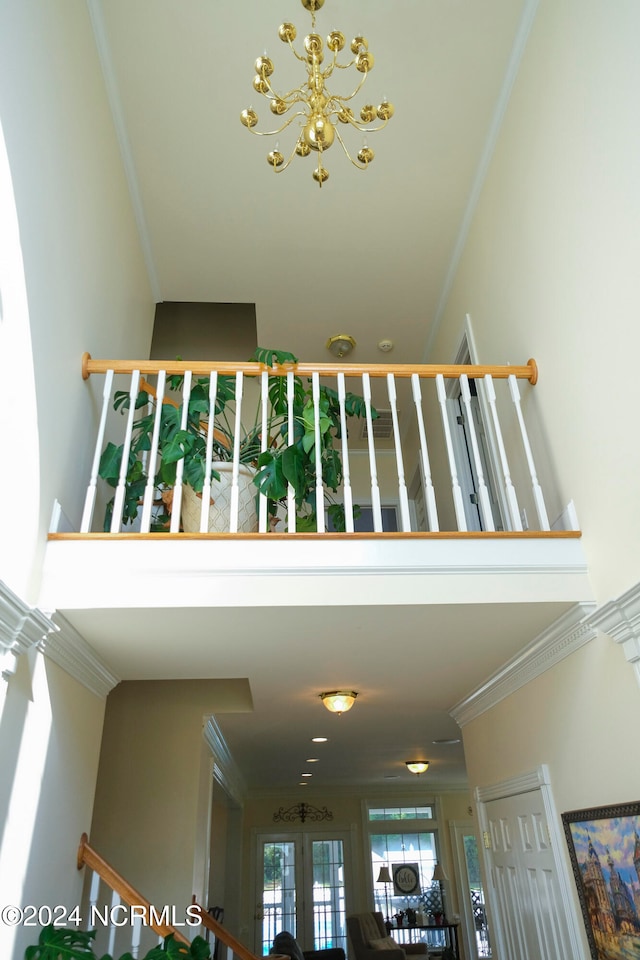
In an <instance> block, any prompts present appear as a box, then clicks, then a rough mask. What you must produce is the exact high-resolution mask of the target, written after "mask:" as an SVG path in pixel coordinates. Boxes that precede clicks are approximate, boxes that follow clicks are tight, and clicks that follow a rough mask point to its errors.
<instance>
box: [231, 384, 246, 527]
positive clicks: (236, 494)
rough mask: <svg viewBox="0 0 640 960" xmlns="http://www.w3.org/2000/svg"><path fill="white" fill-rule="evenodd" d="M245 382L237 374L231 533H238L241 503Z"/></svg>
mask: <svg viewBox="0 0 640 960" xmlns="http://www.w3.org/2000/svg"><path fill="white" fill-rule="evenodd" d="M243 389H244V380H243V373H242V370H238V372H237V373H236V417H235V425H234V428H233V429H234V440H233V472H232V475H231V504H230V508H229V532H230V533H237V532H238V507H239V503H240V487H239V483H238V475H239V468H240V442H241V440H242V436H241V431H242V392H243Z"/></svg>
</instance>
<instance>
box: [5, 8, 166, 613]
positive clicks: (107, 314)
mask: <svg viewBox="0 0 640 960" xmlns="http://www.w3.org/2000/svg"><path fill="white" fill-rule="evenodd" d="M0 123H1V126H2V131H3V133H4V140H5V143H6V150H7V154H8V159H9V165H10V170H11V177H12V191H13V194H14V197H15V208H16V210H17V221H18V225H19V237H18V234H17V231H16V230H10V224H9V223H8V222H7V221H5V219H4V217H3V229H2V230H1V231H0V233H2V235H3V237H4V238H5V239H4V241H3V246H6V248H7V249H9V250H10V252H11V255H12V261H13V262H14V263H18V262H19V255H20V253H21V255H22V259H23V261H24V279H25V286H26V302H25V297H24V296H22V297H20V295H19V294H20V290H19V289H18V291H17V293H16V291H15V290H14V289H11V290H10V291H9V292H8V293H7V294H6V290H5V286H6V285H8V283H9V279H10V280H11V283H12V286H15V285H16V284H17V285H18V287H19V283H18V282H17V281H16V279H15V276H13V277H10V278H7V277H6V276H4V277H3V275H0V281H1V282H2V299H3V301H6V302H5V317H4V321H3V326H4V328H5V331H6V330H7V329H9V328H11V329H12V330H14V331H15V332H14V334H13V335H12V341H11V342H12V344H13V343H15V342H16V338H18V336H19V335H20V341H19V351H20V352H19V353H18V354H17V355H12V356H11V364H12V369H9V364H8V363H6V362H5V364H4V365H3V377H4V382H3V394H4V395H5V396H7V397H16V398H19V400H17V402H16V403H15V406H14V408H13V410H14V414H13V416H14V424H13V425H12V424H10V425H9V436H7V435H6V434H4V433H3V444H5V445H6V449H7V451H16V452H18V451H19V450H20V448H21V441H22V439H23V437H28V438H29V442H30V443H31V444H33V445H34V447H38V445H39V459H40V476H39V478H38V477H37V474H34V472H33V463H34V460H35V458H34V456H33V455H31V457H30V458H29V461H27V462H26V463H24V464H23V462H22V461H20V464H21V469H20V470H16V471H15V472H14V473H13V475H11V476H7V475H6V472H5V471H3V478H2V480H0V484H1V485H0V494H1V496H0V518H2V517H3V514H4V511H5V510H6V511H7V512H8V517H7V519H4V520H2V529H3V530H4V529H7V531H8V533H9V536H10V538H11V539H12V540H14V541H15V539H16V537H17V534H16V524H15V521H14V520H13V519H12V517H15V516H18V515H19V512H20V507H19V505H16V483H15V481H16V479H18V488H20V487H22V486H24V488H25V493H26V495H27V500H28V503H29V504H30V507H29V511H32V510H33V505H34V504H35V503H38V502H39V504H40V508H39V516H38V514H36V519H37V526H36V524H35V523H33V521H31V525H29V522H27V523H24V524H23V526H22V538H21V540H22V543H23V545H24V544H25V536H26V542H27V544H28V549H26V550H24V559H23V560H22V561H21V563H20V565H19V567H18V568H17V569H16V564H15V562H12V563H11V566H10V567H9V568H8V569H4V565H5V562H6V561H7V560H8V559H10V558H6V557H5V558H3V555H2V552H0V562H2V567H0V576H2V578H3V579H4V580H5V582H7V583H9V584H10V585H11V586H12V587H13V588H14V589H16V590H17V591H19V592H20V594H21V595H23V596H24V598H25V599H27V600H28V601H30V602H33V600H35V598H36V595H37V584H38V575H39V574H38V565H39V552H40V551H41V549H42V546H43V536H44V533H46V528H47V527H48V524H49V519H50V515H51V509H52V506H53V501H54V498H56V497H57V498H58V499H59V500H60V501H61V503H62V505H63V508H64V509H65V511H66V512H67V513H68V514H69V516H70V519H71V520H72V521H73V523H74V524H76V523H77V522H78V520H79V512H80V505H81V504H82V501H83V497H82V494H81V490H82V487H83V486H84V485H86V481H87V477H88V469H89V463H90V459H89V458H90V452H91V439H90V437H91V436H92V435H93V427H92V420H93V419H94V417H95V412H96V411H95V401H94V398H93V386H92V385H91V384H87V383H84V382H83V381H82V379H81V375H80V360H81V356H82V353H83V352H84V351H85V350H88V351H90V352H91V353H92V354H93V355H94V356H98V357H99V356H138V355H143V356H145V355H146V356H148V351H149V344H150V340H151V330H152V322H153V303H152V297H151V293H150V288H149V282H148V279H147V274H146V270H145V266H144V261H143V257H142V253H141V247H140V242H139V236H138V233H137V228H136V225H135V221H134V217H133V213H132V207H131V202H130V197H129V192H128V187H127V183H126V180H125V176H124V172H123V166H122V162H121V158H120V153H119V147H118V142H117V138H116V134H115V130H114V127H113V122H112V119H111V115H110V112H109V107H108V103H107V97H106V93H105V87H104V81H103V78H102V73H101V68H100V63H99V59H98V55H97V50H96V46H95V41H94V37H93V33H92V29H91V23H90V19H89V14H88V9H87V5H86V4H85V3H84V2H80V0H47V2H46V3H43V2H41V0H5V2H4V3H3V4H2V5H0ZM0 197H1V198H2V200H3V204H2V212H3V214H4V212H5V210H7V209H8V208H9V207H10V199H11V198H10V190H9V189H8V188H6V189H4V190H2V191H0ZM18 243H19V245H20V246H18ZM20 247H21V249H20ZM23 292H24V291H23ZM5 294H6V296H5ZM26 324H28V329H29V330H30V334H31V342H32V348H33V355H32V357H31V356H30V346H29V338H28V334H27V331H26V330H25V325H26ZM6 343H7V341H6V340H5V339H2V340H0V346H1V347H2V348H3V352H4V349H5V345H6ZM34 375H35V381H36V397H37V420H36V418H35V410H34V407H33V401H32V397H33V394H32V387H33V377H34ZM16 415H17V416H16ZM11 456H12V455H10V456H9V458H10V459H11ZM22 470H24V472H25V474H26V478H25V479H24V484H23V476H22ZM5 525H6V527H5ZM38 530H39V532H38ZM5 542H6V541H5ZM13 559H14V561H15V558H13Z"/></svg>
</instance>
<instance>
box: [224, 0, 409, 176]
mask: <svg viewBox="0 0 640 960" xmlns="http://www.w3.org/2000/svg"><path fill="white" fill-rule="evenodd" d="M300 2H301V3H302V6H303V7H304V8H305V10H308V11H309V13H310V14H311V33H309V34H308V35H307V36H306V37H305V38H304V41H303V46H304V50H303V52H302V53H298V52H297V51H296V49H295V47H294V45H293V41H294V40H295V39H296V36H297V34H296V28H295V26H294V25H293V24H292V23H283V24H281V25H280V29H279V30H278V36H279V37H280V40H282V42H283V43H288V44H289V48H290V50H291V52H292V53H293V55H294V57H296V59H297V60H300V61H302V63H304V65H305V67H306V70H307V76H306V78H305V79H304V80H303V82H302V83H301V84H300V86H299V87H294V88H293V89H292V90H289V91H287V92H286V93H277V92H276V91H275V90H274V88H273V87H272V85H271V79H270V77H271V75H272V74H273V71H274V66H273V61H272V60H271V59H270V58H269V57H268V56H267V54H266V53H264V54H263V55H262V56H261V57H258V59H257V60H256V61H255V71H256V72H255V76H254V78H253V89H254V90H255V91H256V93H260V94H262V96H264V97H266V99H267V100H268V101H269V109H270V110H271V113H273V114H274V116H276V117H282V118H285V115H286V114H289V111H293V112H291V113H290V115H289V116H287V117H286V119H283V122H282V123H281V125H280V126H279V127H278V128H277V129H276V130H255V129H254V127H255V126H256V124H257V123H258V114H257V113H256V111H255V110H254V109H253V107H247V109H246V110H243V111H242V113H241V114H240V121H241V123H242V124H243V125H244V126H245V127H246V128H247V130H250V131H251V133H255V134H257V135H259V136H263V137H264V136H275V135H277V134H279V133H281V132H282V131H283V130H285V129H286V128H287V127H288V126H290V124H292V123H293V122H294V120H296V119H297V118H299V127H300V133H299V135H298V138H297V140H296V142H295V144H294V147H293V150H292V152H291V155H290V156H289V159H288V160H285V158H284V155H283V154H282V153H280V150H279V145H278V143H276V144H275V147H274V149H273V150H271V151H270V152H269V153H268V154H267V162H268V163H269V164H270V166H272V167H273V170H274V172H275V173H281V172H282V171H283V170H286V169H287V167H288V166H289V164H290V163H291V161H292V160H293V158H294V156H296V155H297V156H299V157H308V156H309V154H310V153H311V151H312V150H315V151H316V152H317V154H318V166H317V167H316V169H315V170H314V171H313V179H314V180H315V181H316V183H317V184H318V185H319V186H320V187H321V186H322V184H323V183H324V182H325V181H326V180H327V179H328V177H329V172H328V170H326V169H325V167H324V166H323V164H322V155H323V153H324V152H325V150H328V149H329V148H330V147H331V146H332V145H333V143H334V142H335V140H337V141H338V143H339V144H340V146H341V147H342V149H343V150H344V152H345V154H346V156H347V157H348V159H349V160H350V161H351V163H352V164H353V165H354V167H357V168H358V169H359V170H366V169H367V167H368V166H369V164H370V163H371V161H372V160H373V158H374V152H373V150H372V149H371V148H370V147H369V146H368V145H367V142H366V140H364V141H363V144H362V147H361V148H360V150H359V151H358V153H357V154H356V156H355V159H354V157H352V156H351V154H350V153H349V151H348V149H347V146H346V144H345V142H344V140H343V139H342V135H341V133H340V131H339V129H338V124H344V125H345V127H346V126H351V127H355V129H356V130H357V131H359V133H361V134H368V133H375V132H377V131H378V130H382V128H383V127H385V126H386V125H387V123H388V122H389V120H390V119H391V117H392V116H393V112H394V108H393V104H392V103H390V102H389V101H388V100H387V98H386V97H383V98H382V101H381V103H379V104H378V106H377V107H374V106H373V104H370V103H369V104H366V105H365V106H364V107H362V109H361V110H360V118H359V119H357V118H356V116H355V115H354V112H353V110H352V109H351V107H350V106H349V104H350V102H351V101H352V100H353V98H354V97H355V96H356V95H357V94H358V93H359V92H360V89H361V88H362V86H363V84H364V81H365V80H366V79H367V74H368V73H369V71H370V70H371V69H372V68H373V63H374V60H373V55H372V54H371V53H370V52H369V44H368V41H367V39H366V37H355V38H354V39H353V40H352V41H351V47H350V49H351V53H352V54H353V59H351V60H349V61H348V62H347V63H339V62H338V54H339V53H340V52H341V50H343V49H344V46H345V38H344V34H342V33H340V31H339V30H332V32H331V33H330V34H329V36H328V37H327V52H328V57H327V59H328V64H327V66H326V67H325V68H324V70H323V69H322V68H321V64H322V63H323V61H324V49H323V48H324V44H323V41H322V37H321V36H320V34H319V33H316V11H317V10H320V8H321V7H322V6H324V0H300ZM349 67H355V68H356V70H357V72H358V73H360V74H361V78H360V79H359V80H357V82H356V86H355V89H354V90H353V91H352V92H351V93H347V94H346V95H341V94H336V93H330V92H329V90H328V89H327V86H326V81H327V80H328V79H329V78H330V77H332V75H333V72H334V70H336V71H337V70H346V69H348V68H349ZM354 79H355V78H354ZM376 120H379V121H380V124H379V125H378V126H371V124H372V123H374V121H376Z"/></svg>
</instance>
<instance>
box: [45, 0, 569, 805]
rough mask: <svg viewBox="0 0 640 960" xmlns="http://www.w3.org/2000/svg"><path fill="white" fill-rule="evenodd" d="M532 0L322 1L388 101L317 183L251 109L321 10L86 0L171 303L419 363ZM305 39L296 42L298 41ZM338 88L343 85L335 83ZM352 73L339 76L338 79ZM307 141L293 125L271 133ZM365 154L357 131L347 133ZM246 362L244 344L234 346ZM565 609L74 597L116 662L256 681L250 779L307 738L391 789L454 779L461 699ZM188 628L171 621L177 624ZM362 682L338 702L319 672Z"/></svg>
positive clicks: (196, 1)
mask: <svg viewBox="0 0 640 960" xmlns="http://www.w3.org/2000/svg"><path fill="white" fill-rule="evenodd" d="M530 8H531V3H530V0H393V2H390V0H326V3H325V5H324V8H323V9H322V10H321V11H320V12H319V14H318V24H317V25H318V30H319V32H320V33H321V34H323V35H326V34H327V33H328V32H329V31H330V30H332V29H335V28H337V29H340V30H342V32H343V33H344V34H345V35H346V36H347V38H349V39H350V38H351V36H354V35H356V34H358V33H363V34H364V35H365V36H366V37H367V38H368V39H369V44H370V49H371V51H372V53H373V54H374V56H375V58H376V63H375V68H374V70H373V71H372V72H371V74H370V75H369V77H368V78H367V82H366V84H365V89H364V93H363V95H362V96H361V97H359V98H358V100H357V101H356V106H357V107H358V108H359V106H361V105H362V104H363V103H364V102H367V101H369V100H370V101H372V102H374V103H377V102H379V101H380V100H381V99H382V98H383V97H384V96H387V97H388V98H389V99H390V100H392V101H393V103H394V105H395V109H396V113H395V116H394V118H393V119H392V121H391V122H390V124H389V125H388V127H387V129H386V130H385V131H383V132H382V133H379V134H375V135H372V136H371V137H370V138H369V145H370V146H372V147H373V149H374V150H375V151H376V159H375V161H374V163H373V164H372V165H371V167H370V168H369V169H368V170H367V171H366V173H361V172H357V171H356V170H354V169H353V167H352V166H351V165H350V163H349V162H348V161H347V159H346V158H345V157H344V155H343V154H342V153H341V151H340V148H339V147H338V146H337V145H336V146H334V147H333V148H332V150H331V152H330V153H328V154H327V155H326V157H325V165H326V167H327V168H328V169H329V171H330V180H329V181H328V183H327V184H325V186H324V187H323V188H322V190H320V189H319V188H318V186H317V185H316V184H315V182H314V181H313V180H312V177H311V170H312V167H313V166H314V163H313V158H308V159H306V160H301V159H298V158H296V159H295V160H294V162H293V163H292V165H291V167H290V168H289V169H288V170H287V171H286V172H284V173H282V174H281V175H278V176H276V175H274V174H273V172H272V171H271V170H270V169H269V167H268V166H267V163H266V160H265V155H266V153H267V151H268V150H269V149H272V147H273V143H272V142H271V141H270V140H269V141H267V139H266V138H265V139H261V138H256V137H252V136H251V134H250V133H248V131H247V130H246V129H245V128H244V127H242V125H241V124H240V120H239V114H240V111H241V109H242V108H243V107H246V106H248V105H249V104H253V106H254V107H255V108H256V109H257V110H258V112H259V114H260V115H261V116H262V117H264V118H265V125H266V123H267V116H268V118H269V119H270V118H271V115H270V114H268V115H267V113H266V112H265V110H264V108H263V107H261V104H260V103H259V99H260V98H259V95H257V94H255V93H254V91H253V89H252V86H251V80H252V76H253V62H254V60H255V58H256V56H258V55H259V54H261V53H262V52H263V51H264V49H265V47H266V49H267V51H268V53H269V55H270V56H271V58H272V59H273V60H274V62H275V67H276V73H275V74H274V77H273V81H274V85H276V81H277V79H278V78H279V77H282V85H283V87H289V86H293V85H296V84H298V83H299V82H300V81H301V80H302V72H301V71H302V67H301V65H300V64H297V63H296V62H295V61H294V60H293V58H292V56H291V54H290V52H289V51H288V49H287V48H286V47H285V46H284V45H283V44H281V43H280V41H279V40H278V39H277V30H278V26H279V24H280V23H281V22H282V21H283V20H289V21H292V22H293V23H295V25H296V27H297V29H298V37H299V38H300V36H304V34H305V33H306V32H307V31H308V28H309V26H310V17H309V14H308V13H307V12H306V11H305V10H304V9H303V8H302V6H301V4H300V3H299V0H279V2H278V3H276V2H274V0H245V2H243V3H239V2H238V0H180V3H176V2H175V0H136V2H135V3H132V2H131V0H92V3H91V6H90V9H91V10H92V14H93V17H94V26H95V29H96V36H97V40H98V46H99V49H100V50H101V53H102V56H103V62H104V66H105V70H106V79H107V87H108V89H109V90H110V94H111V98H112V106H113V109H114V115H115V118H116V123H117V126H118V129H119V134H120V137H121V140H122V143H123V145H124V152H125V156H126V157H127V163H128V166H129V173H130V179H131V185H132V190H133V193H134V198H135V200H136V203H137V204H138V208H139V216H140V220H141V225H142V229H143V237H144V240H145V243H146V244H147V246H148V259H149V267H150V275H151V277H152V282H153V285H154V289H155V294H156V298H157V299H158V300H174V301H204V302H209V301H210V302H250V303H255V304H256V315H257V327H258V342H259V343H260V344H261V345H262V346H267V347H277V348H280V349H286V350H291V351H293V352H294V353H296V354H297V355H298V356H299V357H300V358H301V359H304V360H307V361H322V360H328V359H329V355H328V354H327V353H326V350H325V346H324V345H325V341H326V340H327V338H328V337H329V336H330V335H332V334H336V333H341V332H347V333H350V334H352V335H353V336H354V337H355V338H356V340H357V343H358V345H357V348H356V351H355V353H354V354H353V359H354V360H357V361H361V362H363V363H364V362H379V361H381V360H383V359H384V358H383V355H382V354H381V353H380V352H379V351H378V350H377V347H376V345H377V343H378V341H379V340H381V339H383V338H390V339H392V340H393V341H394V344H395V349H394V352H393V353H392V354H390V355H387V356H388V358H389V359H390V360H393V361H394V362H398V363H402V362H409V361H415V360H416V359H423V358H424V357H425V355H426V350H427V345H428V341H429V334H430V330H431V329H432V324H433V323H434V320H435V319H437V314H438V305H439V303H440V302H441V300H442V299H443V297H444V296H445V295H446V290H447V284H448V278H449V276H450V271H451V270H452V268H453V266H454V265H455V258H456V250H457V248H458V245H459V243H460V241H461V240H462V239H463V238H464V234H465V226H466V222H467V219H466V218H467V216H468V213H469V210H470V209H471V207H472V204H473V198H474V196H475V192H476V189H477V187H478V184H479V182H480V179H481V174H482V170H483V165H484V162H485V160H486V156H487V151H488V150H489V149H490V146H491V143H492V137H493V134H494V132H495V123H496V120H497V118H498V117H499V116H500V111H501V108H502V105H503V103H504V97H505V91H506V90H507V89H508V86H509V82H510V78H511V76H512V71H513V67H514V63H516V62H517V56H518V53H519V45H520V39H519V38H520V36H521V23H523V22H525V21H526V17H527V16H528V11H529V10H530ZM298 42H299V41H298ZM339 82H340V83H343V84H344V86H341V87H338V83H339ZM351 86H352V83H351V81H348V82H347V81H346V80H345V79H344V75H343V74H340V76H339V77H338V79H337V80H336V82H335V89H336V91H337V92H341V93H344V92H346V90H347V88H350V87H351ZM293 141H294V135H293V133H290V134H289V136H288V137H287V134H282V135H281V137H280V144H281V149H282V151H283V152H285V153H286V152H287V147H289V148H290V149H291V148H292V147H293ZM353 146H354V148H355V150H356V151H357V149H358V148H359V146H360V142H359V140H358V139H356V140H355V141H353ZM239 359H243V358H239ZM564 609H566V606H563V605H561V604H536V605H533V604H532V605H519V606H511V605H502V606H497V605H491V604H485V605H477V606H471V607H470V606H467V607H445V606H439V607H433V608H429V609H428V610H427V612H426V613H425V608H424V607H418V606H416V607H408V608H407V607H402V608H393V607H385V608H380V607H371V608H366V607H365V608H363V607H362V606H359V607H358V608H349V607H346V608H345V607H340V608H339V609H338V608H336V609H334V608H332V607H331V606H328V607H326V608H323V609H322V610H321V611H319V610H317V609H316V610H314V611H308V610H303V609H295V608H286V609H280V610H278V611H277V612H276V611H270V610H268V609H252V610H238V609H234V610H231V609H221V610H216V611H213V612H212V611H211V610H207V611H204V610H199V609H196V610H192V611H189V613H188V615H185V612H184V611H171V610H166V609H165V610H163V611H162V612H161V614H160V615H158V614H155V613H154V612H153V611H148V610H147V611H139V612H136V611H131V610H127V611H104V610H98V611H82V612H79V611H63V612H64V613H65V614H66V616H67V617H68V618H69V619H70V621H71V622H72V623H73V624H74V625H75V626H76V627H77V628H78V629H79V630H80V631H81V632H82V633H83V634H84V635H85V636H86V637H87V639H88V640H89V641H90V642H91V643H93V644H94V645H95V647H96V649H97V650H98V652H99V653H101V655H102V656H103V657H104V659H105V660H106V661H107V663H109V665H110V666H112V668H113V669H114V670H115V672H116V673H118V674H119V675H121V676H122V677H124V678H149V679H153V678H163V677H164V678H166V677H200V676H201V677H208V676H215V677H248V678H249V680H250V684H251V691H252V695H253V701H254V712H253V713H238V714H224V715H220V716H219V717H218V720H219V723H220V726H221V728H222V731H223V733H224V734H225V736H226V738H227V739H228V743H229V746H230V747H231V750H232V753H233V755H234V757H235V759H236V760H237V761H238V763H239V765H240V767H241V769H242V771H243V774H244V776H245V778H246V780H247V782H248V783H249V784H250V785H251V786H252V787H254V788H259V787H270V788H275V787H284V786H286V787H290V786H293V785H295V784H297V782H298V778H299V775H300V773H301V772H302V770H303V769H304V768H305V767H304V761H305V760H306V759H307V758H308V757H310V756H312V755H314V754H312V753H310V751H309V747H310V745H309V738H310V737H311V736H312V735H314V734H319V733H321V734H325V735H327V736H328V737H329V738H330V742H329V743H328V744H326V745H324V746H323V747H322V748H321V752H320V750H319V751H318V753H317V754H316V755H318V756H320V757H321V762H319V763H317V764H314V765H313V766H312V767H311V768H309V769H313V772H314V778H313V781H314V784H316V785H318V787H319V788H322V785H327V786H329V785H331V786H338V785H341V786H348V785H349V784H351V783H358V784H378V785H381V784H384V783H385V778H387V777H390V776H394V775H398V776H399V777H400V778H401V781H402V782H404V783H407V782H408V781H410V780H411V775H409V774H407V772H406V770H405V768H404V760H406V759H410V758H411V757H412V756H414V755H423V754H426V755H427V757H428V758H429V759H431V760H432V761H433V764H432V768H431V770H430V771H429V773H428V774H427V776H426V777H425V781H427V778H428V782H430V783H436V784H437V783H440V784H459V785H460V784H463V783H464V779H465V771H464V757H463V753H462V747H461V745H456V746H448V747H443V746H434V745H433V743H432V741H433V740H434V739H440V738H447V737H452V736H456V735H457V733H458V732H459V731H458V730H457V727H456V725H455V723H454V721H453V720H452V719H451V718H450V717H449V715H448V711H449V709H450V708H451V707H452V705H453V704H455V703H456V702H457V701H458V700H460V699H461V698H462V697H463V696H465V695H466V694H467V693H469V692H470V691H471V690H472V689H473V688H474V687H475V686H476V685H478V684H480V683H481V682H482V681H483V680H485V679H486V678H487V677H488V676H489V675H490V674H491V673H492V672H493V671H494V670H495V669H497V668H498V667H499V666H500V665H501V664H502V663H503V662H504V661H505V660H507V659H508V658H509V657H511V656H513V655H514V654H515V653H516V652H517V651H519V650H520V649H522V647H524V646H525V645H526V644H527V643H529V642H530V641H531V640H532V639H533V638H534V637H535V636H536V635H537V634H538V633H539V632H540V631H541V630H542V629H544V627H546V626H548V625H549V624H550V623H551V622H553V621H554V620H555V619H556V618H557V617H558V616H560V614H561V613H562V612H563V611H564ZM176 638H178V639H177V640H176ZM343 686H347V687H353V688H355V689H357V690H358V691H360V697H359V699H358V702H357V704H356V706H355V707H354V709H353V710H352V711H351V713H350V714H349V715H347V716H344V717H341V718H337V717H335V716H330V715H329V714H328V713H327V712H326V711H324V710H323V709H322V707H321V705H320V703H319V701H318V700H317V695H318V693H319V692H320V691H321V690H322V689H327V688H329V689H331V688H335V687H343Z"/></svg>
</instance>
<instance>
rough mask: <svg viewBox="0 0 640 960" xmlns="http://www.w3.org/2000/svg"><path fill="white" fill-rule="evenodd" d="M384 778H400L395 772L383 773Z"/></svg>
mask: <svg viewBox="0 0 640 960" xmlns="http://www.w3.org/2000/svg"><path fill="white" fill-rule="evenodd" d="M384 778H385V780H399V779H400V777H399V776H398V774H397V773H385V775H384Z"/></svg>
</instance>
